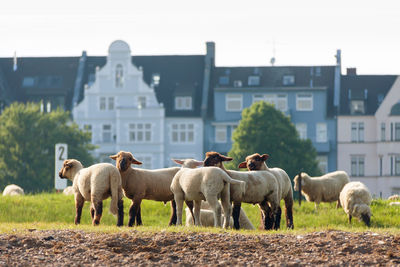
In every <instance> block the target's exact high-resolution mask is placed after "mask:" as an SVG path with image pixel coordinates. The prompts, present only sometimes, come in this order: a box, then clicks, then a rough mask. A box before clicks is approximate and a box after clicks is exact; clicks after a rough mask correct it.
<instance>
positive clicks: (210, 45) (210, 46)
mask: <svg viewBox="0 0 400 267" xmlns="http://www.w3.org/2000/svg"><path fill="white" fill-rule="evenodd" d="M206 49H207V57H208V58H210V59H211V62H212V65H213V66H214V63H215V43H214V42H206Z"/></svg>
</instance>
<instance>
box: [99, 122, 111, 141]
mask: <svg viewBox="0 0 400 267" xmlns="http://www.w3.org/2000/svg"><path fill="white" fill-rule="evenodd" d="M107 126H110V129H105V127H107ZM106 134H109V135H110V138H106V137H105V136H106ZM101 140H102V142H103V143H106V144H108V143H112V125H111V124H103V125H102V126H101Z"/></svg>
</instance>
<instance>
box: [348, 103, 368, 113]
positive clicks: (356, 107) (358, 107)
mask: <svg viewBox="0 0 400 267" xmlns="http://www.w3.org/2000/svg"><path fill="white" fill-rule="evenodd" d="M350 113H351V114H365V109H364V100H352V101H351V103H350Z"/></svg>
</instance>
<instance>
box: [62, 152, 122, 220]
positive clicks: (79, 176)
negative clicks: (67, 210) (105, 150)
mask: <svg viewBox="0 0 400 267" xmlns="http://www.w3.org/2000/svg"><path fill="white" fill-rule="evenodd" d="M59 176H60V178H66V179H69V180H71V181H72V187H73V188H74V191H75V208H76V216H75V224H80V221H81V215H82V208H83V204H84V203H85V201H90V202H91V205H90V215H91V217H92V223H93V225H98V224H99V223H100V219H101V216H102V212H103V200H104V199H107V198H108V197H109V196H110V195H111V204H110V212H111V213H112V214H114V215H116V214H118V220H117V226H122V225H123V222H124V209H123V200H122V197H123V195H122V188H121V175H120V174H119V171H118V170H117V168H115V167H114V166H113V165H111V164H109V163H99V164H95V165H92V166H90V167H88V168H83V166H82V163H80V162H79V161H78V160H75V159H67V160H65V161H64V163H63V167H62V168H61V170H60V172H59Z"/></svg>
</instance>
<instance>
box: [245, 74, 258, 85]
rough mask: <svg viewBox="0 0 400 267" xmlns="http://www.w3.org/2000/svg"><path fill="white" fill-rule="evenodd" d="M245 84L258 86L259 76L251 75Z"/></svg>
mask: <svg viewBox="0 0 400 267" xmlns="http://www.w3.org/2000/svg"><path fill="white" fill-rule="evenodd" d="M247 84H248V85H249V86H258V85H260V76H258V75H251V76H249V77H248V79H247Z"/></svg>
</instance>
